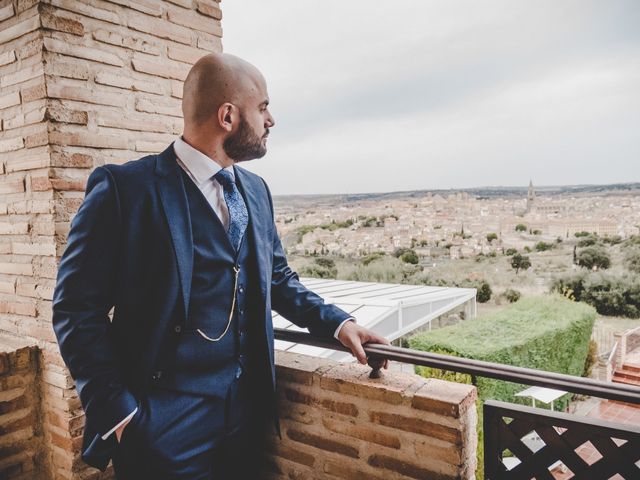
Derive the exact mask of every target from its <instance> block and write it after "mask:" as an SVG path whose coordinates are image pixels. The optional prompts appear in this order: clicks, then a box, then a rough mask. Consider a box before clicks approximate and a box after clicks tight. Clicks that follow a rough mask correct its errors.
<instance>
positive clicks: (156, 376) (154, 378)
mask: <svg viewBox="0 0 640 480" xmlns="http://www.w3.org/2000/svg"><path fill="white" fill-rule="evenodd" d="M161 376H162V370H158V371H157V372H153V375H151V379H152V380H160V377H161Z"/></svg>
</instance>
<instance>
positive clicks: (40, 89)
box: [21, 82, 47, 103]
mask: <svg viewBox="0 0 640 480" xmlns="http://www.w3.org/2000/svg"><path fill="white" fill-rule="evenodd" d="M21 96H22V101H23V102H24V103H27V102H32V101H34V100H39V99H41V98H46V96H47V87H46V85H45V84H44V82H43V83H39V84H38V85H34V86H33V87H27V88H23V89H22V91H21Z"/></svg>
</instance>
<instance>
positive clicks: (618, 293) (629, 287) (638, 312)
mask: <svg viewBox="0 0 640 480" xmlns="http://www.w3.org/2000/svg"><path fill="white" fill-rule="evenodd" d="M551 290H552V291H553V292H558V293H561V294H562V295H565V296H566V297H568V298H571V299H573V300H576V301H578V302H585V303H588V304H589V305H593V306H594V307H595V308H596V310H597V311H598V313H600V314H602V315H619V316H624V317H631V318H638V317H640V277H639V276H637V275H622V276H616V275H611V274H605V273H593V274H587V273H579V274H577V275H572V276H567V277H561V278H558V279H556V280H555V281H554V282H553V284H552V286H551Z"/></svg>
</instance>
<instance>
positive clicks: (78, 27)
mask: <svg viewBox="0 0 640 480" xmlns="http://www.w3.org/2000/svg"><path fill="white" fill-rule="evenodd" d="M41 20H42V28H44V29H48V30H58V31H60V32H66V33H71V34H73V35H79V36H83V35H84V26H83V25H82V23H80V22H78V21H76V20H72V19H70V18H64V17H58V16H56V15H53V14H50V13H46V12H45V13H42V15H41Z"/></svg>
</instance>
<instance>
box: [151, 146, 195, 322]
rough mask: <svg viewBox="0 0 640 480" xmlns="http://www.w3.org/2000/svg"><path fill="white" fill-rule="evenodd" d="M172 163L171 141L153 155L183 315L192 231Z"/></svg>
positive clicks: (187, 294) (190, 267) (186, 309)
mask: <svg viewBox="0 0 640 480" xmlns="http://www.w3.org/2000/svg"><path fill="white" fill-rule="evenodd" d="M179 168H180V166H179V165H178V163H177V162H176V158H175V153H174V151H173V143H172V144H171V145H169V147H168V148H167V149H166V150H165V151H163V152H162V153H161V154H160V155H158V156H157V158H156V174H157V175H158V180H157V183H156V186H157V189H158V194H159V196H160V200H161V202H162V208H163V210H164V214H165V217H166V220H167V224H168V226H169V230H170V232H171V239H172V240H173V248H174V250H175V255H176V262H177V264H178V273H179V275H180V286H181V288H182V300H183V306H184V315H185V318H187V317H188V314H189V297H190V295H191V276H192V273H193V233H192V231H191V215H190V213H189V205H188V202H187V195H186V192H185V189H184V184H183V183H182V177H181V175H180V170H179Z"/></svg>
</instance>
